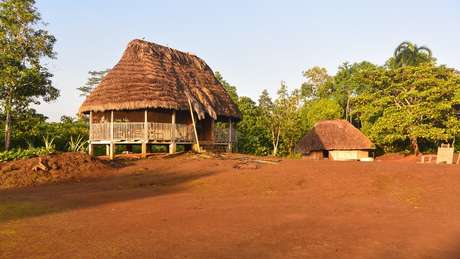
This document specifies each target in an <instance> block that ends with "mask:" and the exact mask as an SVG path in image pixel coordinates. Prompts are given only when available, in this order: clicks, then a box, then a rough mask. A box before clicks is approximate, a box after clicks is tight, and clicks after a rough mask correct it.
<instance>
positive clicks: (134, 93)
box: [79, 40, 240, 119]
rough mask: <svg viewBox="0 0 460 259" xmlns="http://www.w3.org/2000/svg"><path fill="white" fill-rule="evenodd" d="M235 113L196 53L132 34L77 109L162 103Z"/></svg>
mask: <svg viewBox="0 0 460 259" xmlns="http://www.w3.org/2000/svg"><path fill="white" fill-rule="evenodd" d="M189 99H190V100H191V103H192V105H193V109H194V111H195V112H196V113H197V115H198V116H199V118H200V119H202V118H204V117H205V115H206V114H208V115H209V116H210V117H211V118H213V119H217V117H218V116H222V117H230V118H236V119H238V118H239V117H240V112H239V111H238V108H237V106H236V105H235V104H234V103H233V102H232V100H231V99H230V96H229V95H228V94H227V92H226V91H225V89H224V88H223V86H222V85H221V84H220V83H219V82H218V81H217V80H216V78H215V77H214V73H213V71H212V70H211V68H209V66H208V65H207V64H206V63H205V62H204V61H203V60H202V59H200V58H199V57H197V56H195V55H193V54H190V53H185V52H181V51H178V50H175V49H172V48H169V47H165V46H161V45H158V44H155V43H151V42H147V41H143V40H133V41H131V42H130V43H129V44H128V47H127V49H126V50H125V52H124V54H123V56H122V58H121V60H120V61H119V62H118V64H117V65H115V67H114V68H113V69H112V70H111V71H110V72H109V73H108V74H107V75H106V76H105V77H104V79H103V80H102V82H101V83H100V84H99V85H98V86H97V87H96V89H94V91H93V92H92V93H91V94H90V95H89V96H88V97H87V98H86V100H85V101H84V102H83V104H82V105H81V107H80V110H79V112H80V113H89V112H90V111H95V112H103V111H110V110H115V111H118V110H139V109H145V108H163V109H172V110H189V104H188V100H189Z"/></svg>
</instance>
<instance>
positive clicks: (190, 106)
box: [188, 98, 201, 153]
mask: <svg viewBox="0 0 460 259" xmlns="http://www.w3.org/2000/svg"><path fill="white" fill-rule="evenodd" d="M188 106H189V108H190V116H192V123H193V132H194V133H195V141H196V147H197V150H196V151H198V153H200V152H201V148H200V141H199V140H198V132H197V131H196V123H195V116H194V115H193V108H192V102H191V101H190V98H188Z"/></svg>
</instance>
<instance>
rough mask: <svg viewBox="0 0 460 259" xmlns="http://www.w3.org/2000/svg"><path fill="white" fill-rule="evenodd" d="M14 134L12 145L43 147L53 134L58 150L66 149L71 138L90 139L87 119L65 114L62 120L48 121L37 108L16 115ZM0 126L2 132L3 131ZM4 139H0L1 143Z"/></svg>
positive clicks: (16, 146) (18, 146)
mask: <svg viewBox="0 0 460 259" xmlns="http://www.w3.org/2000/svg"><path fill="white" fill-rule="evenodd" d="M13 119H14V121H15V123H14V125H13V126H14V127H13V133H14V134H13V135H12V146H13V147H14V148H16V149H18V148H22V149H24V148H28V147H41V146H44V145H45V141H44V138H45V137H46V136H52V137H53V138H54V140H53V144H54V145H55V147H56V150H59V151H66V150H67V149H68V144H69V141H70V139H71V138H73V139H74V140H75V139H77V138H79V137H81V138H83V139H84V140H85V141H86V140H87V139H88V130H89V126H88V122H87V121H86V120H85V119H74V118H71V117H67V116H63V117H62V118H61V121H60V122H47V121H46V119H47V118H46V117H45V116H43V115H41V114H38V113H36V112H35V110H29V111H28V112H26V113H23V114H21V115H18V116H15V117H14V118H13ZM1 132H2V131H1V128H0V133H1ZM2 141H3V139H0V145H1V144H2Z"/></svg>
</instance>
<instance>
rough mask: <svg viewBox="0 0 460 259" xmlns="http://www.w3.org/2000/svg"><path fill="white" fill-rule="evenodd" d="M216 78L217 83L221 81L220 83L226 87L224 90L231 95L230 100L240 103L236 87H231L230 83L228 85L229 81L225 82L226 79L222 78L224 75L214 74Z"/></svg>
mask: <svg viewBox="0 0 460 259" xmlns="http://www.w3.org/2000/svg"><path fill="white" fill-rule="evenodd" d="M214 76H215V77H216V79H217V81H219V83H220V84H221V85H222V86H223V87H224V89H225V90H226V91H227V93H228V95H230V98H231V99H232V101H233V102H234V103H237V102H238V94H237V92H236V86H234V85H231V84H230V83H228V82H227V81H225V79H224V78H223V77H222V74H221V73H219V72H216V73H215V74H214Z"/></svg>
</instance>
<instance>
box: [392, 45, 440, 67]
mask: <svg viewBox="0 0 460 259" xmlns="http://www.w3.org/2000/svg"><path fill="white" fill-rule="evenodd" d="M393 57H394V61H395V65H396V66H397V67H403V66H417V65H419V64H421V63H424V62H431V61H433V58H432V53H431V50H430V49H429V48H428V47H425V46H420V47H419V46H417V45H416V44H414V43H412V42H410V41H404V42H402V43H401V44H399V45H398V47H397V48H396V49H395V52H394V55H393Z"/></svg>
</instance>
